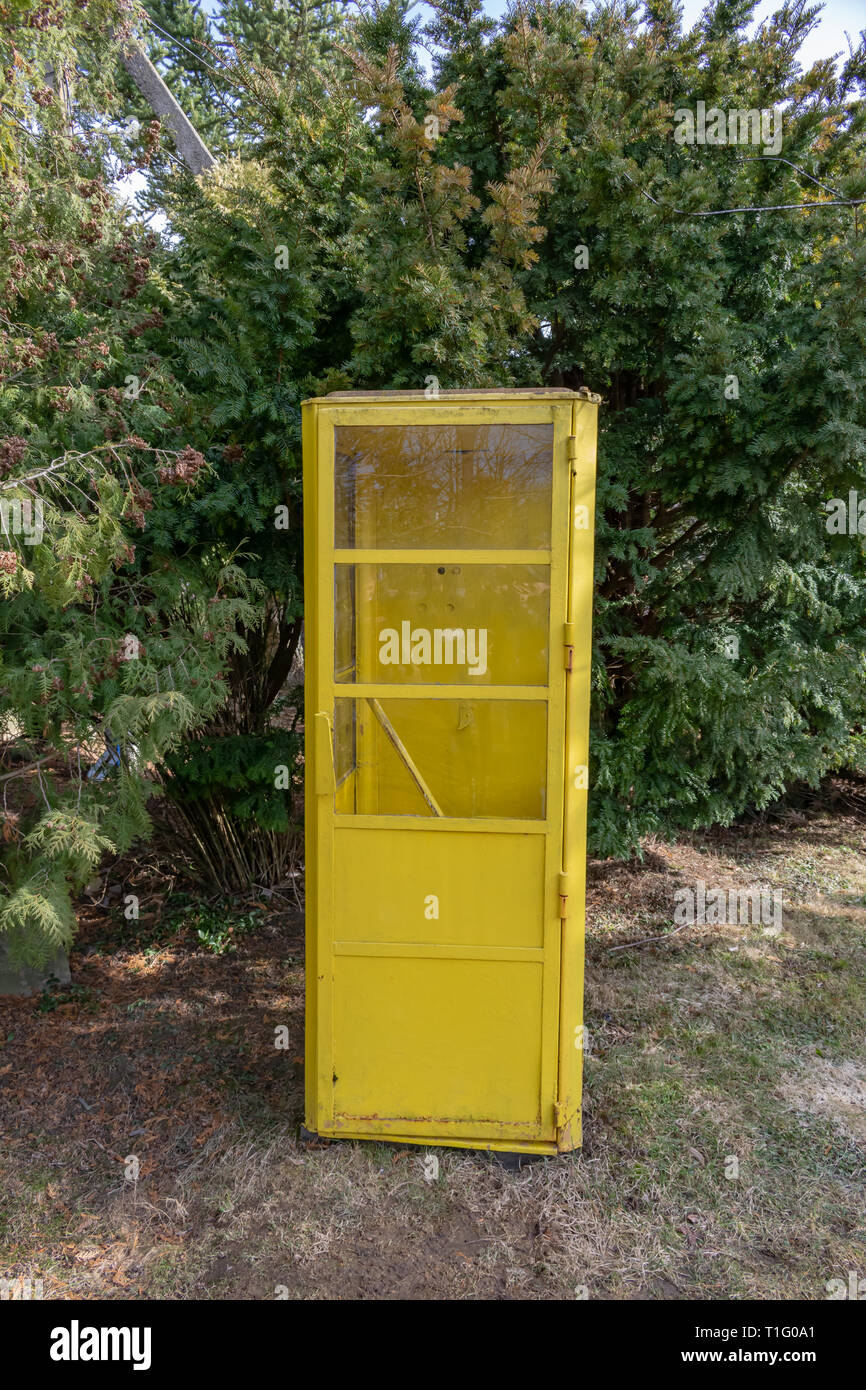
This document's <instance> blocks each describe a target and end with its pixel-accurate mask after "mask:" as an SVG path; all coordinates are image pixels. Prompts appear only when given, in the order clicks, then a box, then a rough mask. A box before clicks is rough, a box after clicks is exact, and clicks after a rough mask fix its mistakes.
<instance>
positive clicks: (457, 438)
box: [334, 424, 553, 550]
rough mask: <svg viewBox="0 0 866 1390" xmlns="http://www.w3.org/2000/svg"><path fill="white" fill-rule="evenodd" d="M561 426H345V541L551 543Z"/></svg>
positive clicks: (340, 461) (339, 442)
mask: <svg viewBox="0 0 866 1390" xmlns="http://www.w3.org/2000/svg"><path fill="white" fill-rule="evenodd" d="M552 471H553V425H552V424H538V425H531V424H525V425H515V424H501V425H408V424H406V425H339V426H337V428H336V448H335V518H334V522H335V526H334V533H335V540H334V543H335V545H336V546H337V548H338V549H342V548H347V547H352V548H356V549H374V548H376V547H383V548H387V549H395V548H399V547H412V546H417V547H420V548H422V549H431V548H434V547H443V548H444V547H449V548H451V549H479V550H484V549H488V550H489V549H497V548H499V549H512V550H546V549H548V548H549V546H550V509H551V483H552Z"/></svg>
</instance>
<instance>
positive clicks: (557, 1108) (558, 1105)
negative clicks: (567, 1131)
mask: <svg viewBox="0 0 866 1390" xmlns="http://www.w3.org/2000/svg"><path fill="white" fill-rule="evenodd" d="M564 1112H565V1106H564V1105H563V1103H562V1101H561V1100H555V1101H554V1102H553V1120H554V1124H555V1125H556V1128H557V1129H561V1128H562V1116H563V1114H564Z"/></svg>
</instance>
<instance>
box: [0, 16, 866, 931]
mask: <svg viewBox="0 0 866 1390" xmlns="http://www.w3.org/2000/svg"><path fill="white" fill-rule="evenodd" d="M213 8H214V10H215V13H214V14H210V13H206V12H205V11H204V10H203V9H202V8H200V7H197V6H195V5H193V4H190V3H187V0H154V3H149V4H148V5H147V7H146V10H147V15H149V16H150V19H151V20H152V21H154V23H153V24H150V25H149V23H148V19H147V15H145V13H144V11H141V10H137V9H135V8H133V7H132V6H131V5H129V4H127V3H126V0H97V3H93V4H88V5H87V6H84V7H80V6H77V5H75V4H59V5H58V6H56V7H53V8H51V9H50V11H48V10H46V11H45V12H44V15H43V10H42V9H39V10H38V13H39V15H42V16H43V18H41V19H40V20H39V22H38V23H36V22H35V16H36V14H37V7H36V6H35V5H33V4H29V3H26V2H25V0H6V2H5V3H4V4H3V5H2V11H3V15H4V20H5V26H4V29H3V32H2V37H0V44H2V52H0V58H2V62H0V73H2V85H0V114H2V120H0V163H2V168H3V170H4V173H5V177H4V178H3V179H2V181H0V239H2V243H3V246H4V249H8V255H6V256H4V257H3V258H2V260H0V411H2V419H3V426H2V431H0V496H2V498H3V499H4V500H5V501H7V502H9V503H17V504H18V505H19V510H20V509H21V508H23V506H24V504H25V503H29V502H35V501H36V500H39V501H40V502H41V504H42V506H43V515H42V519H41V525H42V526H43V527H44V533H45V536H44V538H43V540H42V542H41V543H36V544H31V543H30V542H29V541H28V540H27V539H26V537H23V536H22V535H21V534H20V528H19V532H18V533H16V534H15V535H13V536H12V537H11V538H10V539H9V540H8V542H7V541H6V540H4V542H3V544H4V545H7V544H8V549H6V550H2V551H0V586H2V587H0V635H2V658H0V700H2V705H0V719H2V730H0V738H2V748H3V758H2V771H0V776H3V777H4V779H6V780H5V781H4V783H3V786H4V791H5V793H6V794H7V799H6V803H5V806H6V809H5V810H4V812H3V817H4V818H3V820H2V821H0V834H2V836H3V840H2V844H3V859H2V867H0V883H2V885H3V892H4V896H3V899H2V901H0V929H3V930H7V931H9V932H10V933H11V934H12V937H13V939H14V941H15V942H16V943H17V945H16V949H18V948H19V947H20V949H21V950H22V951H25V950H30V949H31V948H32V949H33V950H36V949H44V950H46V951H47V949H48V948H49V947H50V946H51V945H56V944H57V943H58V942H63V941H68V939H69V935H70V932H71V930H72V916H71V911H70V907H69V894H70V892H71V891H73V890H74V888H75V886H76V885H79V884H80V883H81V882H83V881H84V880H86V878H87V876H88V874H89V873H90V872H91V871H92V865H93V864H94V863H95V862H96V861H97V859H98V857H99V855H100V854H101V853H102V852H103V850H104V849H105V848H106V846H107V845H109V844H110V845H111V846H112V847H113V848H114V849H115V850H121V849H122V848H123V847H124V846H127V845H129V844H130V842H131V841H132V839H133V838H134V837H135V836H140V835H143V834H145V833H147V829H148V824H149V822H148V814H149V812H148V798H149V796H150V794H151V793H152V792H154V791H155V790H157V789H158V787H159V786H160V785H161V786H163V787H164V789H165V790H166V791H167V792H168V797H167V802H168V804H169V811H168V812H166V814H169V816H170V818H172V817H173V819H172V824H173V825H174V826H175V828H176V830H177V834H178V840H177V844H178V848H179V852H180V853H182V854H183V855H184V856H185V857H186V859H187V861H188V862H189V863H191V864H193V865H194V866H195V868H196V871H197V872H198V873H199V875H200V877H201V878H202V880H207V881H209V882H211V883H216V885H217V886H218V887H219V889H220V891H234V890H235V889H236V888H239V887H246V886H249V884H251V883H273V882H275V881H276V879H277V878H278V877H279V875H280V874H281V873H284V872H286V870H287V868H288V867H289V866H291V865H292V864H294V862H295V858H296V856H297V852H298V851H297V836H296V828H295V825H294V821H295V812H294V793H293V787H294V782H295V780H296V779H297V776H298V775H299V774H298V770H297V769H298V758H297V752H298V747H299V743H298V740H299V723H298V721H299V718H300V714H299V710H298V708H297V705H296V704H293V705H292V706H291V709H292V710H293V711H294V712H293V713H292V714H291V715H290V717H289V719H288V720H286V719H285V718H284V715H285V711H286V708H287V707H288V706H287V705H286V701H285V697H284V696H283V695H281V692H283V691H284V690H285V688H286V684H287V680H288V679H289V676H290V673H291V671H292V668H293V665H294V663H295V659H296V656H297V655H298V653H299V651H300V640H301V623H302V608H301V594H302V583H301V572H302V554H301V530H300V520H301V493H300V438H299V406H300V402H301V400H302V399H303V398H304V397H305V396H307V395H312V394H318V393H320V392H323V391H326V390H329V389H334V388H335V387H345V386H355V387H377V388H388V387H414V388H419V387H423V386H424V385H425V384H426V383H427V381H428V379H429V378H430V377H431V376H433V377H436V378H437V380H438V381H439V383H440V385H441V386H442V387H443V388H447V387H459V386H490V385H500V384H501V385H509V384H514V385H530V384H540V385H551V386H568V387H572V388H579V387H581V386H584V385H585V386H588V387H590V388H592V389H593V390H595V391H598V392H600V393H601V394H602V396H603V400H604V404H603V407H602V410H601V421H602V437H601V440H600V457H599V490H598V510H597V517H596V534H597V543H596V555H597V564H596V604H595V650H594V667H593V715H592V753H591V757H592V776H591V786H592V794H591V798H590V812H591V824H590V836H591V847H592V848H593V850H595V851H596V852H599V853H604V854H612V853H626V852H628V851H630V850H631V849H632V848H633V847H634V846H635V844H636V843H637V840H638V837H639V836H640V835H641V834H644V833H646V832H647V831H657V832H661V833H666V832H667V831H670V830H673V829H675V828H676V827H678V826H698V825H706V824H710V823H713V822H722V823H727V822H730V820H731V819H732V818H733V817H735V816H736V815H738V814H739V813H740V812H742V811H743V810H744V809H746V808H748V807H756V806H757V807H760V806H765V805H767V804H768V803H769V802H771V801H772V800H773V799H774V798H776V797H777V796H778V795H779V794H780V793H781V792H783V790H784V789H785V787H786V786H787V785H789V784H790V783H792V782H795V781H799V782H802V781H807V782H811V783H815V782H817V781H818V780H819V779H820V778H821V777H822V776H823V775H824V774H825V773H826V772H827V771H829V770H831V769H834V768H838V767H841V766H846V765H847V766H852V767H857V768H860V769H861V770H863V769H866V728H864V723H866V722H864V705H866V665H864V655H863V653H864V650H866V558H864V545H863V539H862V535H835V534H832V535H831V534H829V533H828V531H827V528H826V526H825V524H824V522H825V517H826V511H825V508H826V503H827V502H828V500H829V499H831V498H833V497H837V498H847V497H848V493H849V490H851V489H857V488H859V490H860V493H861V495H862V494H863V492H864V491H866V488H864V482H863V458H864V452H866V309H864V304H863V296H862V285H863V282H864V278H866V241H864V232H863V222H864V216H863V210H862V209H860V208H855V207H854V206H845V205H837V204H844V203H845V201H846V200H857V199H862V198H864V197H866V160H864V150H866V141H864V130H866V103H864V87H866V51H864V44H863V43H862V42H861V44H860V46H859V47H858V48H857V49H855V50H854V51H853V52H852V53H851V54H850V56H849V57H848V58H846V59H844V60H840V62H839V65H838V67H837V68H834V67H833V66H832V65H831V64H830V63H829V62H825V63H821V64H817V65H816V66H814V67H813V68H812V69H811V70H809V71H803V70H802V68H801V67H800V66H799V64H798V60H797V50H798V48H799V45H800V44H801V42H802V40H803V38H804V37H805V35H806V34H807V32H808V31H809V28H810V26H811V25H812V24H813V23H814V18H815V14H814V9H813V8H810V7H809V6H808V5H805V4H803V3H799V0H797V3H790V4H783V5H782V6H781V8H780V10H779V11H778V13H777V14H776V15H775V16H773V17H771V18H770V19H769V20H768V21H767V22H766V23H765V24H764V25H763V27H762V28H761V29H760V30H759V31H758V32H757V33H756V34H755V36H754V37H749V36H748V33H747V30H746V25H747V23H748V20H749V15H750V13H751V8H750V6H749V5H748V4H745V3H737V4H731V3H728V0H725V2H724V3H717V4H711V5H710V6H708V8H707V10H706V11H705V13H704V15H703V16H702V18H701V20H700V21H699V23H698V24H697V25H696V26H695V27H694V29H693V30H692V31H691V32H690V33H688V34H684V33H683V32H682V26H681V19H680V15H679V11H678V9H677V7H676V6H675V5H673V4H672V3H669V0H652V3H649V4H647V5H646V6H645V7H643V8H641V7H640V6H638V5H637V4H635V3H632V0H610V2H609V3H604V4H599V5H596V6H594V7H592V8H587V9H585V8H583V7H582V6H579V5H576V4H573V3H571V0H540V2H539V3H535V4H529V5H518V6H515V7H514V9H513V11H512V12H511V13H510V14H509V15H508V16H506V17H505V18H504V19H502V20H500V21H492V20H488V19H486V18H485V17H484V15H483V11H482V9H481V6H480V4H478V3H476V0H441V3H439V4H438V5H437V6H436V10H435V15H434V17H433V19H432V21H431V23H430V24H429V25H428V26H427V27H426V28H425V27H424V24H423V22H422V20H421V19H420V18H419V16H418V14H417V13H416V12H415V9H414V7H412V6H410V5H409V4H408V3H407V0H387V3H381V0H377V3H375V4H366V3H365V4H362V5H361V6H360V9H358V7H351V8H350V7H342V6H339V5H336V4H333V3H330V0H326V2H325V3H314V0H292V3H289V4H282V3H276V0H267V3H263V4H261V5H257V6H255V7H253V6H249V5H244V4H242V3H240V0H222V3H221V4H220V5H217V6H215V7H213ZM31 20H34V22H33V23H31ZM131 32H137V33H139V34H140V35H141V36H142V37H143V40H144V42H145V43H146V44H147V45H148V46H149V48H150V51H151V53H152V56H153V57H154V59H155V61H157V62H158V64H159V66H160V69H161V71H162V72H163V73H164V75H165V77H166V80H167V82H168V83H169V85H170V86H171V87H172V89H173V90H174V91H175V93H176V95H177V96H178V98H179V100H180V101H181V103H182V104H183V106H184V107H185V109H186V110H187V111H188V112H189V113H190V114H191V116H192V117H193V119H194V120H195V121H196V122H197V123H198V124H199V126H200V128H201V130H202V133H203V135H204V136H205V139H206V140H207V142H208V144H209V145H210V147H211V149H212V150H213V151H214V152H215V154H216V155H217V156H218V157H219V159H218V163H217V165H216V167H215V168H214V169H212V170H210V171H208V172H207V173H206V174H204V175H202V176H201V177H199V178H198V179H195V180H194V179H193V178H191V177H190V176H189V174H188V173H186V172H185V171H184V170H183V169H182V168H181V167H179V165H178V161H177V158H176V154H175V152H174V150H173V148H172V144H171V141H170V138H169V137H168V135H167V133H166V132H165V131H164V130H162V129H161V127H160V126H159V123H158V122H155V121H153V120H152V119H151V117H150V114H149V113H148V112H147V110H146V108H144V107H143V106H142V105H141V99H140V97H139V96H138V94H137V92H136V91H135V90H134V89H133V88H132V86H131V84H130V83H129V81H128V79H127V78H126V76H125V74H124V73H123V70H122V68H121V67H120V65H119V63H118V61H117V58H118V39H117V38H115V37H112V36H116V35H119V36H120V37H121V38H122V37H123V35H124V34H127V33H131ZM422 43H424V44H429V45H432V51H433V55H434V57H433V71H432V74H431V73H430V72H429V71H428V68H427V66H426V65H425V64H424V63H423V62H422V61H421V57H420V45H421V44H422ZM16 54H17V55H18V58H17V59H16V57H15V55H16ZM46 72H50V73H52V74H54V76H53V78H52V83H51V85H50V86H49V85H48V84H47V83H46V78H45V74H46ZM698 101H703V102H705V103H706V105H707V106H708V107H710V106H712V105H717V106H719V107H721V108H722V109H725V110H730V109H732V108H736V109H740V110H747V109H768V108H771V107H774V108H777V109H778V110H780V111H782V112H783V132H784V146H783V155H784V157H783V158H781V159H779V158H775V157H765V154H764V151H763V150H762V149H760V148H759V149H752V148H744V147H743V146H742V145H736V144H732V145H727V146H712V145H700V144H683V143H679V142H678V141H677V140H676V139H675V138H674V127H675V113H676V112H677V111H678V110H679V109H681V108H684V107H685V108H690V109H694V107H695V105H696V103H697V102H698ZM132 117H136V119H137V121H138V123H139V124H138V126H137V127H136V126H134V125H132V126H131V125H130V124H129V122H130V119H131V118H132ZM130 170H138V171H139V173H140V174H143V175H144V178H145V188H144V191H143V193H142V194H141V197H140V206H139V211H140V214H141V216H142V217H144V216H147V217H153V215H154V214H158V216H157V217H156V218H155V222H154V230H150V231H148V230H147V228H146V227H145V225H144V223H143V221H141V220H138V219H137V218H136V216H135V215H133V214H131V213H130V212H129V211H128V210H124V209H122V208H121V207H120V206H119V205H118V203H117V201H116V199H115V198H114V197H113V196H112V193H111V183H112V180H113V179H115V178H116V177H118V176H119V175H123V174H125V173H128V172H129V171H130ZM807 204H808V205H812V206H809V207H807V206H806V205H807ZM756 207H757V208H760V209H764V210H763V211H760V212H757V213H756V212H751V211H746V212H733V213H731V212H729V211H727V210H729V209H736V208H747V209H748V208H756ZM776 207H778V208H781V209H787V210H780V211H772V210H771V209H773V208H776ZM717 213H722V215H716V214H717ZM707 214H710V215H707ZM578 247H585V248H586V256H585V257H583V258H581V257H578V256H576V250H577V248H578ZM583 261H585V262H586V263H585V265H584V264H583ZM734 381H735V382H736V388H737V389H736V390H735V391H732V390H731V389H730V388H731V384H732V383H733V382H734ZM130 386H132V387H133V388H134V389H130ZM22 514H23V513H22ZM130 646H132V648H133V649H134V651H135V656H134V658H132V659H130V657H129V650H130ZM103 735H106V736H110V738H111V739H112V741H114V742H120V743H121V744H122V746H123V757H122V761H121V766H120V767H119V768H118V769H115V770H114V771H111V772H109V773H107V775H106V776H105V777H104V778H103V779H102V780H101V781H98V782H97V781H94V780H92V779H88V778H87V777H86V776H85V775H84V772H83V769H86V767H87V766H88V764H90V763H92V762H93V761H94V759H95V758H96V757H97V756H98V754H99V752H100V751H101V749H102V746H103V745H102V737H103ZM278 765H284V766H286V767H287V768H289V769H290V779H289V786H285V787H278V786H277V785H276V784H275V781H274V771H275V767H276V766H278ZM10 797H11V800H10ZM28 940H29V941H30V942H31V946H27V944H26V943H27V941H28ZM33 942H37V943H38V942H41V943H42V945H41V947H39V948H37V947H35V946H32V943H33Z"/></svg>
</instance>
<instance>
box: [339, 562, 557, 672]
mask: <svg viewBox="0 0 866 1390" xmlns="http://www.w3.org/2000/svg"><path fill="white" fill-rule="evenodd" d="M334 595H335V624H334V636H335V651H334V678H335V680H337V681H356V682H357V681H360V682H365V683H370V684H373V683H376V682H379V681H384V682H389V683H394V684H410V685H462V684H463V683H464V682H465V683H466V684H469V685H472V684H478V685H546V684H547V667H548V632H549V611H550V570H549V567H548V566H547V565H518V564H513V565H474V564H473V565H455V564H451V563H446V564H442V565H435V564H424V565H403V564H401V565H375V564H363V565H344V564H338V565H335V567H334Z"/></svg>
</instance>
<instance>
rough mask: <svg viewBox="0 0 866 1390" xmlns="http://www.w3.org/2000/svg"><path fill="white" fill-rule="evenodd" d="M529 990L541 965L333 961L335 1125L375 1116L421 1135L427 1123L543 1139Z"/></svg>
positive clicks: (537, 1002) (536, 1016) (537, 1008)
mask: <svg viewBox="0 0 866 1390" xmlns="http://www.w3.org/2000/svg"><path fill="white" fill-rule="evenodd" d="M541 986H542V970H541V966H540V965H535V964H529V963H526V962H516V963H515V962H500V961H474V960H472V961H455V960H448V961H440V960H430V959H421V960H411V959H399V958H398V959H387V958H381V957H380V958H375V957H369V956H355V957H352V956H338V957H336V958H335V962H334V1076H335V1078H336V1079H335V1080H333V1081H332V1084H333V1100H334V1116H335V1118H337V1119H343V1120H347V1119H351V1120H353V1121H355V1122H356V1123H357V1122H358V1121H367V1122H369V1123H372V1122H374V1121H375V1120H376V1119H377V1118H378V1117H379V1116H382V1117H387V1118H388V1120H389V1121H390V1122H391V1123H394V1122H399V1121H403V1122H406V1121H410V1122H413V1123H415V1124H418V1123H422V1124H429V1126H430V1133H431V1134H434V1133H435V1132H436V1124H437V1122H454V1121H460V1122H462V1123H464V1124H472V1123H478V1124H492V1123H497V1124H510V1125H514V1126H517V1127H519V1128H521V1129H522V1130H523V1132H524V1137H526V1138H529V1137H536V1138H543V1137H546V1136H545V1134H544V1133H543V1132H542V1124H541V1118H542V1117H541V1115H540V1113H539V1111H540V1104H539V1082H540V1074H541ZM453 1059H459V1065H453ZM551 1118H552V1117H548V1129H549V1128H550V1119H551ZM529 1129H532V1130H533V1131H535V1133H534V1134H533V1135H532V1136H530V1134H529V1133H528V1132H527V1131H528V1130H529Z"/></svg>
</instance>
